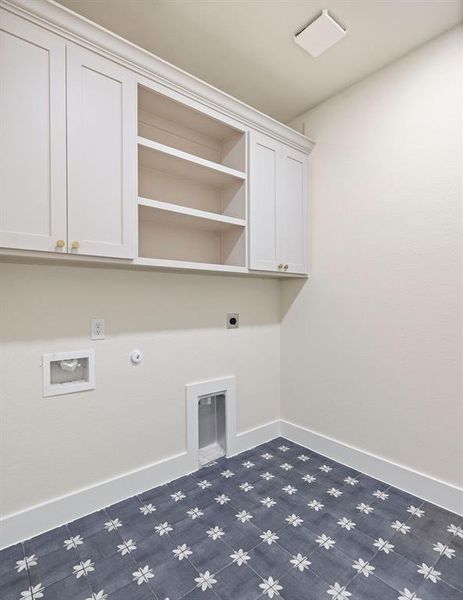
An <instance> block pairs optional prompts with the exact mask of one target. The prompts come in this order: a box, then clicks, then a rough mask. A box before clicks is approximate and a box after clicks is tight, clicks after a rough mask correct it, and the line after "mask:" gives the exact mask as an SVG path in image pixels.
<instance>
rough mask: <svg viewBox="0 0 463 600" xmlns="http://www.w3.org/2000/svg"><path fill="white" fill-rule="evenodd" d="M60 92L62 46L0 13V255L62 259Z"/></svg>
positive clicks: (63, 125) (41, 31)
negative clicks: (2, 251) (16, 252)
mask: <svg viewBox="0 0 463 600" xmlns="http://www.w3.org/2000/svg"><path fill="white" fill-rule="evenodd" d="M65 85H66V81H65V44H64V41H63V40H62V39H61V38H59V37H58V36H55V35H54V34H52V33H49V32H48V31H45V30H44V29H42V28H41V27H37V26H35V25H33V24H32V23H29V22H28V21H25V20H23V19H21V18H19V17H16V16H15V15H12V14H10V13H9V12H7V11H4V10H1V9H0V246H1V247H4V248H16V249H24V250H43V251H54V250H57V251H60V252H65V251H66V248H65V246H64V242H65V240H66V114H65V107H66V100H65V91H66V88H65ZM58 240H62V241H63V243H61V242H60V243H58V245H57V242H58Z"/></svg>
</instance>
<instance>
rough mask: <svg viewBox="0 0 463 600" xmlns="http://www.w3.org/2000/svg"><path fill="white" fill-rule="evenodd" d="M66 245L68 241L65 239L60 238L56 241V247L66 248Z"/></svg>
mask: <svg viewBox="0 0 463 600" xmlns="http://www.w3.org/2000/svg"><path fill="white" fill-rule="evenodd" d="M65 245H66V242H65V241H64V240H58V241H57V242H56V247H57V248H64V246H65Z"/></svg>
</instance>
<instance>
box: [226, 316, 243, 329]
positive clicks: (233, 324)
mask: <svg viewBox="0 0 463 600" xmlns="http://www.w3.org/2000/svg"><path fill="white" fill-rule="evenodd" d="M239 326H240V315H239V313H228V315H227V329H238V327H239Z"/></svg>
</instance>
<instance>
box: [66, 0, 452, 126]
mask: <svg viewBox="0 0 463 600" xmlns="http://www.w3.org/2000/svg"><path fill="white" fill-rule="evenodd" d="M58 1H59V2H60V3H61V4H63V5H65V6H67V7H68V8H71V9H72V10H75V11H76V12H78V13H80V14H82V15H84V16H86V17H87V18H89V19H91V20H92V21H95V22H97V23H99V24H100V25H103V26H104V27H106V28H107V29H110V30H111V31H114V32H116V33H118V34H119V35H121V36H123V37H125V38H127V39H129V40H130V41H132V42H134V43H136V44H138V45H139V46H142V47H143V48H146V49H147V50H150V51H151V52H153V53H154V54H157V55H158V56H160V57H161V58H163V59H165V60H167V61H169V62H171V63H173V64H174V65H177V66H178V67H181V68H182V69H185V70H186V71H188V72H190V73H192V74H193V75H196V76H197V77H199V78H201V79H203V80H204V81H207V82H208V83H210V84H212V85H215V86H216V87H218V88H220V89H222V90H224V91H226V92H228V93H230V94H232V95H233V96H235V97H237V98H239V99H240V100H243V101H244V102H247V103H248V104H250V105H251V106H254V107H256V108H258V109H260V110H261V111H262V112H264V113H267V114H269V115H271V116H273V117H275V118H276V119H278V120H280V121H289V120H290V119H292V118H294V117H296V116H297V115H299V114H301V113H302V112H304V111H305V110H306V109H308V108H310V107H312V106H314V105H316V104H318V103H319V102H321V101H322V100H324V99H325V98H328V97H329V96H331V95H333V94H335V93H336V92H338V91H340V90H341V89H343V88H345V87H347V86H349V85H351V84H352V83H354V82H355V81H358V80H359V79H362V78H363V77H365V76H366V75H368V74H370V73H372V72H374V71H376V70H378V69H380V68H381V67H383V66H384V65H386V64H388V63H390V62H391V61H393V60H395V59H396V58H398V57H399V56H402V55H404V54H406V53H407V52H409V51H410V50H413V49H414V48H416V47H418V46H419V45H421V44H422V43H424V42H426V41H427V40H430V39H431V38H433V37H435V36H437V35H438V34H440V33H442V32H443V31H445V30H447V29H449V28H451V27H452V26H454V25H456V24H457V23H458V22H460V21H462V20H463V0H58ZM322 8H328V9H329V10H330V12H331V13H332V15H333V16H335V17H336V19H337V20H338V21H339V22H340V23H341V24H342V25H343V26H344V27H347V30H348V33H347V35H346V37H345V38H344V39H343V40H341V41H340V42H339V43H338V44H336V45H335V46H333V47H332V48H331V49H329V50H328V51H327V52H326V54H323V55H322V56H320V57H319V58H316V59H315V58H312V57H311V56H310V55H309V54H307V53H306V52H304V51H303V50H302V49H301V48H299V47H298V46H297V45H296V44H295V43H294V41H293V35H294V34H295V33H296V32H297V31H299V30H300V29H301V28H302V27H304V26H305V25H306V24H308V23H309V22H310V21H312V20H313V19H314V18H315V17H317V16H318V15H319V14H320V12H321V9H322Z"/></svg>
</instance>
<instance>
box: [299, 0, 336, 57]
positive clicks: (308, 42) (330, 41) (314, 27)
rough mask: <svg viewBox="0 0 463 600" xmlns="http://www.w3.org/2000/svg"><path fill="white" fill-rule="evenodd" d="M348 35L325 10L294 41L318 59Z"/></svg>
mask: <svg viewBox="0 0 463 600" xmlns="http://www.w3.org/2000/svg"><path fill="white" fill-rule="evenodd" d="M345 35H346V30H345V29H344V28H343V27H341V25H339V23H337V22H336V21H335V20H334V19H333V17H332V16H331V15H330V14H329V12H328V11H327V10H326V9H325V10H323V11H322V14H321V15H320V16H319V17H318V18H317V19H315V21H312V23H310V24H309V25H307V27H304V29H302V30H301V31H299V33H297V34H296V35H295V36H294V41H295V42H296V44H297V45H298V46H300V47H301V48H303V49H304V50H305V51H306V52H308V53H309V54H310V55H311V56H313V57H314V58H317V57H318V56H320V55H321V54H323V52H326V51H327V50H328V48H331V46H333V45H334V44H336V42H339V40H341V39H342V38H343V37H344V36H345Z"/></svg>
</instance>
